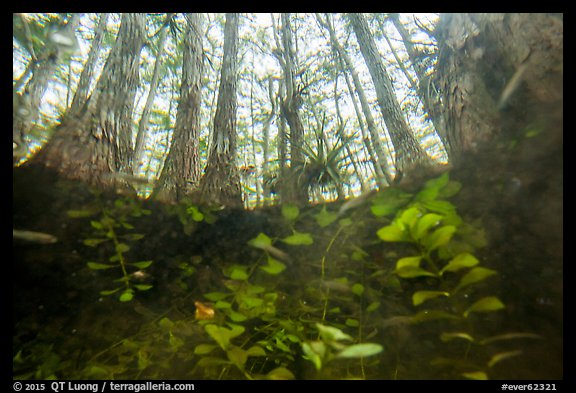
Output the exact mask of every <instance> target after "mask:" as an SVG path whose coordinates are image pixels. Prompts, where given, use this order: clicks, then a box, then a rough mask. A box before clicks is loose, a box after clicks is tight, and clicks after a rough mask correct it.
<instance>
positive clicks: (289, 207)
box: [282, 204, 300, 221]
mask: <svg viewBox="0 0 576 393" xmlns="http://www.w3.org/2000/svg"><path fill="white" fill-rule="evenodd" d="M299 214H300V209H298V206H296V205H293V204H284V205H282V216H283V217H284V218H285V219H287V220H288V221H294V220H295V219H296V218H298V215H299Z"/></svg>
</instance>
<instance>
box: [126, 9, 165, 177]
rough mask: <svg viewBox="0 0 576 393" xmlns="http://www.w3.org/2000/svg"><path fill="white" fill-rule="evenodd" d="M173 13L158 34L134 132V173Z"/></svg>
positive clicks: (140, 153)
mask: <svg viewBox="0 0 576 393" xmlns="http://www.w3.org/2000/svg"><path fill="white" fill-rule="evenodd" d="M173 16H174V14H168V15H167V16H166V21H165V22H164V25H163V27H162V30H161V31H160V36H159V37H158V52H157V53H156V60H155V61H154V71H153V73H152V80H151V81H150V90H149V91H148V97H147V98H146V104H144V109H143V111H142V116H141V117H140V122H139V123H138V133H137V134H136V143H135V145H134V157H133V160H132V168H131V169H132V172H133V173H134V174H136V173H137V172H138V169H139V167H140V166H141V165H142V162H141V161H142V155H143V154H144V146H145V145H146V134H147V133H148V124H149V121H150V113H151V111H152V105H153V104H154V98H155V97H156V90H157V89H158V85H159V84H160V66H161V65H162V60H163V59H162V58H163V57H164V41H166V37H167V35H168V26H169V25H170V23H171V19H172V17H173Z"/></svg>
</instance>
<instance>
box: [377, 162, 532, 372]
mask: <svg viewBox="0 0 576 393" xmlns="http://www.w3.org/2000/svg"><path fill="white" fill-rule="evenodd" d="M459 189H460V184H459V183H457V182H454V181H450V180H449V176H448V173H445V174H443V175H442V176H440V177H439V178H436V179H432V180H429V181H428V182H427V183H426V185H425V186H424V188H423V189H422V190H421V191H420V192H419V193H418V194H416V195H415V196H414V198H413V199H412V201H411V202H410V203H407V204H406V205H405V206H404V207H403V208H402V209H400V211H398V212H397V213H396V215H395V217H394V219H393V220H392V222H391V223H390V224H389V225H386V226H384V227H382V228H380V229H379V230H378V231H377V236H378V237H379V238H380V239H381V240H382V241H384V242H387V243H390V242H405V243H409V244H411V245H412V246H413V247H411V250H412V253H411V254H410V255H405V256H402V257H401V258H399V259H398V260H397V261H396V265H395V269H394V274H396V275H397V276H398V277H399V278H400V279H403V280H406V281H415V280H418V283H419V284H418V289H417V290H415V291H413V292H412V293H411V294H410V296H411V300H412V305H413V306H414V308H415V309H416V310H418V311H417V312H416V313H415V314H414V315H412V316H411V317H410V321H411V322H412V323H414V324H419V323H425V322H429V321H434V320H436V321H437V320H445V321H450V322H451V323H450V324H449V325H442V326H443V329H444V328H446V329H449V330H441V331H439V332H438V336H439V339H440V340H441V342H442V343H449V342H453V341H457V340H461V341H463V342H465V343H466V345H465V346H464V349H463V352H462V357H461V358H457V359H454V358H447V357H441V356H440V357H435V358H434V359H432V360H431V364H435V365H444V366H452V367H454V368H455V369H456V370H457V371H458V372H459V373H460V375H461V376H463V377H466V378H470V379H488V377H489V372H490V369H492V368H493V367H494V366H495V365H496V364H498V363H499V362H501V361H503V360H505V359H509V358H511V357H514V356H518V355H520V354H522V351H521V350H517V349H513V350H505V351H502V352H495V353H490V351H482V352H483V353H489V355H488V358H487V359H484V364H481V363H478V361H477V360H476V361H474V362H472V361H471V356H470V353H471V350H472V349H473V347H486V346H488V345H490V344H493V343H499V342H502V341H504V340H512V339H524V338H538V337H539V336H537V335H535V334H531V333H517V332H514V333H504V334H501V335H497V336H492V337H482V336H481V332H482V328H481V327H480V326H479V323H478V321H477V320H476V319H475V318H474V315H476V314H481V313H494V312H497V311H499V310H502V309H504V308H505V305H504V303H503V302H502V301H501V300H500V298H499V297H498V296H495V295H493V294H489V293H486V288H484V290H483V291H472V290H470V289H471V288H472V287H474V286H480V285H481V284H482V283H484V282H485V281H486V280H489V279H490V278H493V277H495V276H497V275H498V272H497V271H496V270H493V269H489V268H486V267H483V266H481V263H480V261H479V260H478V258H476V256H475V255H474V254H473V250H474V249H475V248H476V247H477V246H480V245H483V244H484V239H483V232H482V231H481V230H477V229H474V228H473V227H472V226H471V225H468V224H466V223H464V221H463V220H462V218H461V217H460V216H459V215H458V213H457V212H456V207H455V206H454V205H452V204H451V203H450V202H449V201H446V200H445V198H448V197H450V196H452V195H454V194H456V193H457V192H458V191H459ZM402 200H403V201H406V199H405V198H404V199H402V198H396V200H394V199H392V200H390V199H386V200H385V199H375V200H374V202H373V207H372V211H373V213H374V214H375V215H376V216H384V215H389V214H391V213H392V212H393V211H394V209H393V208H390V207H391V206H392V205H394V204H396V203H398V201H402ZM392 207H394V208H395V207H396V205H394V206H392ZM465 292H467V293H465ZM477 293H482V294H483V295H480V296H479V297H475V296H473V295H472V294H474V295H476V294H477ZM483 349H484V348H483ZM477 358H478V357H475V359H477Z"/></svg>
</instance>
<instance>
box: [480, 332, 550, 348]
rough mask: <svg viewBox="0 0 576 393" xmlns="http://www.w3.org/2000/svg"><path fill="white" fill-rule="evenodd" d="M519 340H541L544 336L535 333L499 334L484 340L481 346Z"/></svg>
mask: <svg viewBox="0 0 576 393" xmlns="http://www.w3.org/2000/svg"><path fill="white" fill-rule="evenodd" d="M519 338H533V339H541V338H542V336H540V335H538V334H534V333H522V332H518V333H505V334H499V335H497V336H492V337H488V338H485V339H484V340H482V341H480V345H486V344H492V343H493V342H495V341H502V340H515V339H519Z"/></svg>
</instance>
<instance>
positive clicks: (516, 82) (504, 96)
mask: <svg viewBox="0 0 576 393" xmlns="http://www.w3.org/2000/svg"><path fill="white" fill-rule="evenodd" d="M531 54H532V52H530V53H529V54H528V56H527V57H526V58H525V59H524V61H523V62H522V64H520V66H519V67H518V69H517V70H516V72H515V73H514V75H512V78H510V80H509V81H508V83H506V86H504V90H502V93H501V94H500V99H499V100H498V110H502V109H504V108H505V107H506V104H507V103H508V100H509V99H510V97H511V96H512V94H513V93H514V92H515V91H516V90H517V89H518V87H520V82H522V76H523V75H524V72H525V71H526V69H527V68H528V59H530V55H531Z"/></svg>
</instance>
